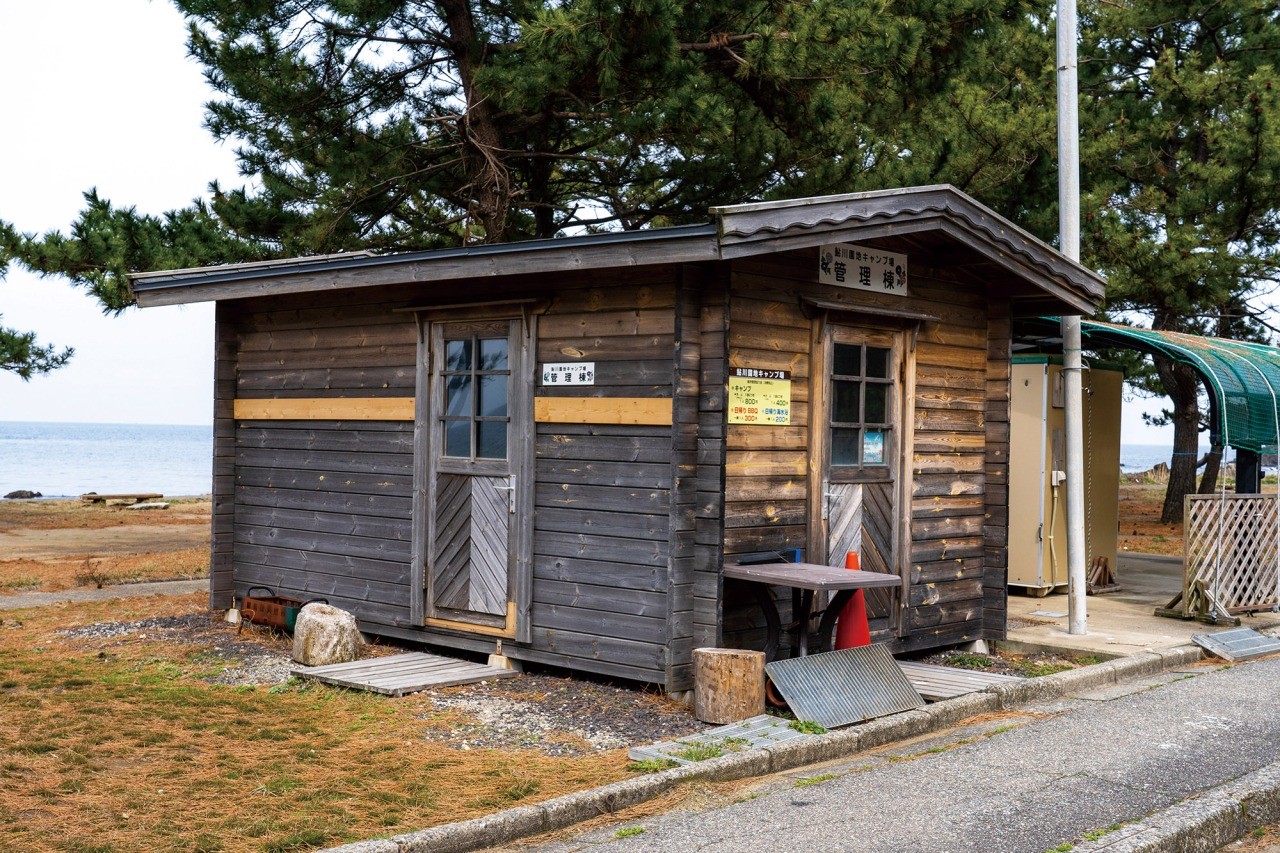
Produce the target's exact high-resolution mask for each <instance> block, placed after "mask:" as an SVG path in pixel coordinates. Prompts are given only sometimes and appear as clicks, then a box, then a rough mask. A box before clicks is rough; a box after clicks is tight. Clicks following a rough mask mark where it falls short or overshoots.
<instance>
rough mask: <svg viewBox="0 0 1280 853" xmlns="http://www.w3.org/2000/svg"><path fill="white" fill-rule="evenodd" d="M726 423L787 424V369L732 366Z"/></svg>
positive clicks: (789, 390) (789, 391)
mask: <svg viewBox="0 0 1280 853" xmlns="http://www.w3.org/2000/svg"><path fill="white" fill-rule="evenodd" d="M729 423H731V424H761V425H766V426H788V425H790V423H791V374H790V372H788V371H783V370H769V371H766V370H755V369H752V368H741V367H740V368H734V370H733V375H731V376H730V377H729Z"/></svg>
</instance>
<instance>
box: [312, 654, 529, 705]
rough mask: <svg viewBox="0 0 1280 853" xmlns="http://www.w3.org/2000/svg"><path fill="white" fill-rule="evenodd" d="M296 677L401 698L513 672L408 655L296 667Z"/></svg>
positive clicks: (437, 658) (509, 674)
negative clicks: (435, 688)
mask: <svg viewBox="0 0 1280 853" xmlns="http://www.w3.org/2000/svg"><path fill="white" fill-rule="evenodd" d="M292 674H293V675H296V676H298V677H299V678H314V679H315V680H316V681H321V682H324V683H325V684H333V685H336V686H338V687H350V688H352V689H354V690H367V691H369V692H371V693H382V694H384V695H386V696H404V695H405V694H406V693H417V692H418V691H419V690H427V689H428V688H431V687H453V686H456V685H458V684H473V683H475V682H477V681H485V680H487V679H490V678H507V677H508V676H512V675H515V674H516V673H515V672H514V671H513V670H510V669H498V668H497V667H494V666H487V665H485V664H482V663H472V662H471V661H465V660H458V659H457V658H447V657H444V656H443V655H429V654H426V653H425V652H409V653H408V654H403V655H391V656H389V657H385V658H370V659H369V660H358V661H352V662H351V663H335V664H330V665H328V666H300V667H296V668H294V669H293V670H292Z"/></svg>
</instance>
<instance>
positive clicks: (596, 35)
mask: <svg viewBox="0 0 1280 853" xmlns="http://www.w3.org/2000/svg"><path fill="white" fill-rule="evenodd" d="M175 2H176V3H177V5H178V7H179V9H180V10H181V11H182V12H183V13H184V14H185V15H186V16H187V18H188V20H189V22H190V42H189V44H190V49H191V52H192V54H193V55H194V56H195V57H196V58H197V59H198V60H199V61H200V62H201V63H203V65H204V67H205V71H206V76H207V78H208V80H209V82H210V83H211V84H212V86H213V88H214V89H215V90H216V91H217V92H218V93H219V97H218V98H217V99H216V100H214V101H213V102H212V103H210V104H209V107H208V119H207V125H208V128H209V130H210V131H211V132H212V133H213V134H214V136H216V137H217V138H219V139H222V140H229V141H232V142H233V143H235V144H237V145H238V146H239V147H238V149H237V150H238V154H239V165H240V168H241V171H242V173H243V174H244V175H245V176H246V178H247V179H248V183H247V184H246V185H245V186H242V187H233V188H227V187H223V186H219V185H216V184H215V185H213V186H212V187H211V200H210V202H209V203H208V204H207V205H206V204H203V203H195V204H193V205H192V206H191V207H190V208H187V209H184V210H179V211H171V212H169V213H167V214H165V215H164V216H163V217H158V218H157V217H151V216H143V215H140V214H138V213H137V212H136V211H134V210H133V209H132V208H128V207H116V206H113V205H112V204H111V203H110V202H108V201H106V200H104V199H100V198H99V197H98V196H97V195H96V194H92V193H91V194H89V195H87V196H86V200H87V205H86V207H85V209H84V211H83V213H82V214H81V216H80V218H79V220H78V221H77V222H76V223H75V224H74V225H73V226H72V229H71V231H70V233H68V234H66V235H63V234H57V233H54V234H46V235H42V236H37V235H21V236H20V239H18V240H17V241H16V242H15V243H12V244H11V246H10V249H11V251H12V252H13V254H14V257H15V258H16V259H17V260H18V261H19V262H20V263H22V264H24V265H26V266H28V267H30V268H32V269H34V270H37V271H40V272H42V273H46V274H55V273H56V274H62V275H65V276H67V277H69V278H70V279H71V280H72V281H73V282H75V283H76V284H78V285H81V286H84V287H86V288H87V289H88V290H89V291H90V292H91V293H92V294H93V295H94V296H96V297H97V298H98V299H100V300H101V301H102V302H103V304H104V305H106V306H108V307H109V308H112V309H114V308H117V307H119V306H121V305H125V304H127V303H128V300H129V295H128V290H127V286H126V282H125V278H124V276H125V274H126V273H128V272H133V271H143V270H152V269H164V268H172V267H174V266H187V265H203V264H209V263H220V262H225V261H229V260H237V259H253V258H262V257H280V256H294V255H307V254H318V253H328V252H335V251H343V250H353V249H373V250H379V251H399V250H414V249H426V248H433V247H439V246H446V245H457V244H460V243H466V242H473V241H483V242H492V241H508V240H518V239H526V238H532V237H550V236H554V235H556V234H560V233H564V232H565V231H566V230H570V229H577V230H583V229H585V230H597V229H617V228H623V229H634V228H641V227H647V226H655V225H665V224H677V223H682V222H688V221H701V220H703V219H705V216H706V209H707V208H708V207H709V206H711V205H715V204H724V203H732V202H741V201H748V200H755V199H765V198H778V197H796V196H803V195H814V194H822V193H831V192H842V191H854V190H860V189H872V188H875V189H880V188H884V187H892V186H904V185H910V184H922V183H934V182H942V181H946V182H950V183H954V184H956V185H957V186H959V187H960V188H962V189H965V190H966V191H969V192H971V193H973V194H975V195H977V196H979V197H980V198H983V200H985V201H987V202H988V203H989V204H993V205H995V206H996V207H997V208H998V209H1001V210H1002V211H1004V212H1006V213H1008V214H1010V215H1015V216H1018V215H1023V214H1027V213H1028V212H1029V211H1034V210H1038V209H1039V207H1038V205H1037V204H1035V200H1036V199H1037V198H1039V197H1040V195H1041V194H1042V192H1043V189H1044V183H1045V181H1046V179H1048V178H1051V176H1052V172H1051V170H1050V168H1049V164H1050V160H1051V157H1050V153H1051V146H1052V144H1053V125H1052V117H1051V111H1050V110H1049V109H1048V101H1047V98H1051V95H1052V84H1051V82H1050V83H1049V85H1048V86H1046V85H1045V80H1046V79H1049V80H1051V71H1052V64H1051V57H1050V55H1049V51H1050V49H1051V45H1050V43H1049V40H1048V38H1047V36H1046V33H1045V24H1044V20H1043V15H1036V14H1034V12H1035V9H1036V8H1037V7H1036V6H1034V5H1033V4H1031V3H1028V2H1024V0H1003V2H1000V3H990V2H982V0H951V2H948V3H944V4H939V3H936V2H926V0H906V2H891V0H877V2H871V3H857V4H850V3H847V2H843V0H819V1H818V2H812V3H809V2H806V3H795V2H780V0H754V2H747V3H729V2H722V0H721V1H720V2H716V1H715V0H713V2H706V3H696V4H693V3H674V2H670V0H630V2H626V3H623V4H615V3H605V2H602V0H569V2H556V3H547V2H531V1H530V0H515V2H502V3H495V2H482V3H481V2H469V0H440V2H437V3H435V4H417V3H409V2H404V0H290V2H270V3H268V2H247V3H246V2H243V0H175Z"/></svg>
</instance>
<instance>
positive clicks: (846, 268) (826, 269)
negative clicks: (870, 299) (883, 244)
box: [818, 243, 907, 296]
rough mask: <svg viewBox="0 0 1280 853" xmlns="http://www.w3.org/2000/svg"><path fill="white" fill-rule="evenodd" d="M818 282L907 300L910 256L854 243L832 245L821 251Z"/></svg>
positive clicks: (819, 251)
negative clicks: (908, 259) (901, 297)
mask: <svg viewBox="0 0 1280 853" xmlns="http://www.w3.org/2000/svg"><path fill="white" fill-rule="evenodd" d="M818 281H819V282H820V283H822V284H834V285H835V286H836V287H852V288H854V289H857V290H874V291H876V292H877V293H893V294H896V295H898V296H906V295H907V256H906V255H904V254H903V253H902V252H888V251H885V250H884V249H872V248H870V247H868V246H855V245H854V244H853V243H831V244H829V245H826V246H823V247H822V248H820V249H819V250H818Z"/></svg>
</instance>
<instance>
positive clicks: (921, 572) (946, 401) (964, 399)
mask: <svg viewBox="0 0 1280 853" xmlns="http://www.w3.org/2000/svg"><path fill="white" fill-rule="evenodd" d="M922 260H923V259H922ZM911 294H912V300H913V302H914V303H915V304H914V305H913V306H912V307H913V309H915V310H920V311H925V312H928V313H931V314H933V315H934V316H937V317H940V318H942V319H941V320H940V321H939V322H926V323H923V324H922V325H921V327H920V333H919V338H918V340H917V344H916V399H915V443H914V448H913V449H914V456H913V459H914V461H913V466H912V467H913V471H912V484H911V494H912V498H911V544H910V547H911V552H910V572H911V587H910V594H909V602H910V608H909V611H908V616H907V627H908V636H906V637H904V638H902V639H901V640H900V641H899V643H898V646H899V648H901V649H902V650H914V649H927V648H934V647H937V646H945V645H951V644H954V643H961V642H966V641H968V640H974V639H977V638H978V637H980V636H981V632H982V602H983V590H982V586H983V580H984V578H985V562H984V556H985V550H984V549H985V542H984V540H983V522H984V519H985V513H986V509H987V504H986V472H985V464H986V441H987V439H986V426H987V419H986V395H987V354H988V348H989V341H990V335H991V333H990V332H989V330H988V300H987V295H986V288H985V286H984V285H983V284H981V283H976V282H973V281H969V280H966V279H964V278H962V277H961V276H959V275H957V274H955V273H953V272H951V271H950V270H948V269H938V268H930V267H928V266H927V265H926V264H924V263H920V264H917V263H916V261H915V258H914V257H913V258H912V264H911Z"/></svg>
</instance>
